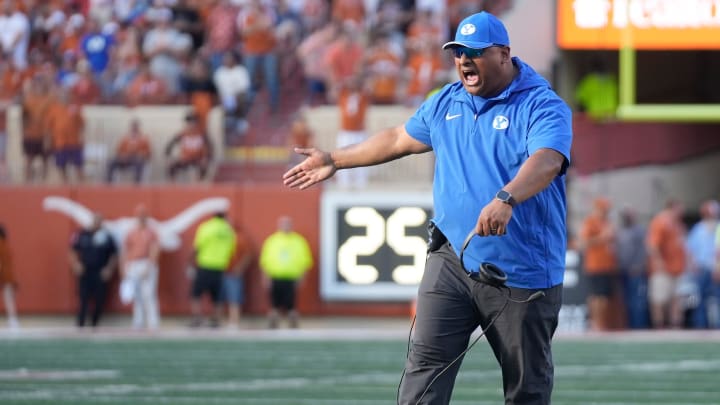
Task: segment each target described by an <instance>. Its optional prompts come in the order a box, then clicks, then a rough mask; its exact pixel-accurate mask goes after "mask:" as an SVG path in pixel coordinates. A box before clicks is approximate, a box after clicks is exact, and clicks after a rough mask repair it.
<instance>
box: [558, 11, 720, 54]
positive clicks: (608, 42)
mask: <svg viewBox="0 0 720 405" xmlns="http://www.w3.org/2000/svg"><path fill="white" fill-rule="evenodd" d="M557 4H558V5H557V13H558V19H557V21H558V23H557V44H558V46H559V47H560V48H563V49H618V48H620V47H622V46H623V45H629V46H631V47H634V48H636V49H645V50H672V49H677V50H680V49H720V0H558V3H557Z"/></svg>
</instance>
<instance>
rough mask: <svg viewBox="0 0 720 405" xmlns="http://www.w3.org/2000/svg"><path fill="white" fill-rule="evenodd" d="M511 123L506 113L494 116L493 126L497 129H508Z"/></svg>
mask: <svg viewBox="0 0 720 405" xmlns="http://www.w3.org/2000/svg"><path fill="white" fill-rule="evenodd" d="M509 125H510V120H508V118H507V117H506V116H504V115H496V116H495V118H493V122H492V127H493V128H495V129H500V130H502V129H506V128H507V127H508V126H509Z"/></svg>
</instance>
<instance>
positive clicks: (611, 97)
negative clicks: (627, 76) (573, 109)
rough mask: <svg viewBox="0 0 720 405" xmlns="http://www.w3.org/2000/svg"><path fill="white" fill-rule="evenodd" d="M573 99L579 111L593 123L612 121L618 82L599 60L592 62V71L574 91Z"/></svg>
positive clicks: (615, 107) (616, 99)
mask: <svg viewBox="0 0 720 405" xmlns="http://www.w3.org/2000/svg"><path fill="white" fill-rule="evenodd" d="M575 99H576V101H577V103H578V106H579V107H580V110H581V111H584V112H585V113H586V114H587V115H588V116H590V118H592V119H593V120H595V121H598V122H603V121H608V120H612V119H613V118H614V117H615V113H616V112H617V108H618V81H617V77H616V76H615V75H614V74H613V73H612V72H610V71H609V70H608V69H607V68H606V66H605V64H604V63H603V62H602V61H601V60H594V61H593V62H592V70H591V71H590V73H588V74H586V75H585V76H584V77H583V78H582V79H580V82H579V83H578V85H577V88H576V89H575Z"/></svg>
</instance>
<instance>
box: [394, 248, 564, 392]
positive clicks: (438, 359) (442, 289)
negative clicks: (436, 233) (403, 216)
mask: <svg viewBox="0 0 720 405" xmlns="http://www.w3.org/2000/svg"><path fill="white" fill-rule="evenodd" d="M535 291H536V290H526V289H520V288H510V294H511V296H512V298H513V299H515V300H524V299H527V298H528V297H529V296H530V295H531V294H532V293H533V292H535ZM544 292H545V296H544V297H542V298H539V299H537V300H534V301H532V302H530V303H522V304H521V303H514V302H509V303H508V304H507V307H506V308H505V310H504V311H503V313H502V314H501V315H500V317H499V318H498V319H497V320H496V321H495V323H494V324H493V325H492V326H491V327H490V329H489V330H488V331H487V333H486V335H485V336H486V338H487V341H488V342H489V343H490V346H491V348H492V350H493V352H494V353H495V358H496V359H497V361H498V363H499V364H500V366H501V368H502V377H503V391H504V393H505V403H506V404H513V405H518V404H543V405H544V404H549V403H550V395H551V393H552V388H553V371H554V369H553V360H552V352H551V347H550V345H551V339H552V336H553V334H554V332H555V328H556V327H557V321H558V313H559V311H560V305H561V302H562V285H558V286H555V287H553V288H549V289H547V290H544ZM507 294H508V291H507V290H505V289H502V290H499V289H497V288H495V287H492V286H489V285H486V284H483V283H480V282H478V281H475V280H473V279H471V278H470V277H468V275H467V273H465V271H464V270H463V269H462V268H461V266H460V261H459V259H458V257H457V255H456V254H455V252H454V251H453V250H452V248H451V246H450V244H449V243H447V242H446V243H445V244H443V245H442V246H441V247H440V248H439V249H438V250H437V251H435V252H431V253H430V254H429V256H428V259H427V263H426V265H425V274H424V275H423V279H422V281H421V283H420V288H419V290H418V299H417V311H416V314H417V318H416V321H415V328H414V331H413V334H412V341H411V347H410V351H409V354H408V359H407V362H406V364H405V371H404V372H403V379H402V383H401V385H400V392H399V401H398V403H399V404H400V405H416V404H418V403H419V404H432V405H438V404H448V403H449V402H450V396H451V394H452V389H453V385H454V384H455V377H456V375H457V373H458V370H459V368H460V363H461V362H462V358H461V359H460V360H458V361H457V362H456V363H454V364H453V365H452V366H451V367H450V368H449V369H448V370H447V371H445V373H443V374H442V375H441V376H440V377H438V378H437V379H436V380H435V381H434V382H433V383H432V385H431V386H430V388H429V389H428V390H427V393H425V396H424V397H422V401H421V402H418V400H420V397H421V396H422V395H423V392H424V391H425V389H426V388H427V387H428V384H430V382H431V381H432V380H433V379H434V378H435V377H436V376H437V375H438V373H440V371H441V370H442V369H443V368H445V367H446V366H447V365H448V364H450V363H451V362H452V361H453V360H454V359H455V358H456V357H457V356H459V355H460V353H462V351H463V350H465V348H466V347H467V345H468V344H469V341H470V337H471V334H472V333H473V331H475V329H476V328H478V326H480V327H482V328H483V329H485V328H486V327H487V325H488V323H489V322H490V321H491V320H492V319H493V317H495V315H496V314H497V313H498V311H499V310H500V309H501V308H502V307H503V305H504V304H505V301H506V299H505V297H506V296H507Z"/></svg>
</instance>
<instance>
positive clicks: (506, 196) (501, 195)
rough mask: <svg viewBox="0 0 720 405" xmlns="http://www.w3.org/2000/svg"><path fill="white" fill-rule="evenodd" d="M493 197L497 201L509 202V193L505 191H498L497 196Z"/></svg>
mask: <svg viewBox="0 0 720 405" xmlns="http://www.w3.org/2000/svg"><path fill="white" fill-rule="evenodd" d="M495 197H497V199H499V200H503V201H505V202H508V201H510V193H508V192H507V191H505V190H500V191H498V192H497V194H496V195H495Z"/></svg>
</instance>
